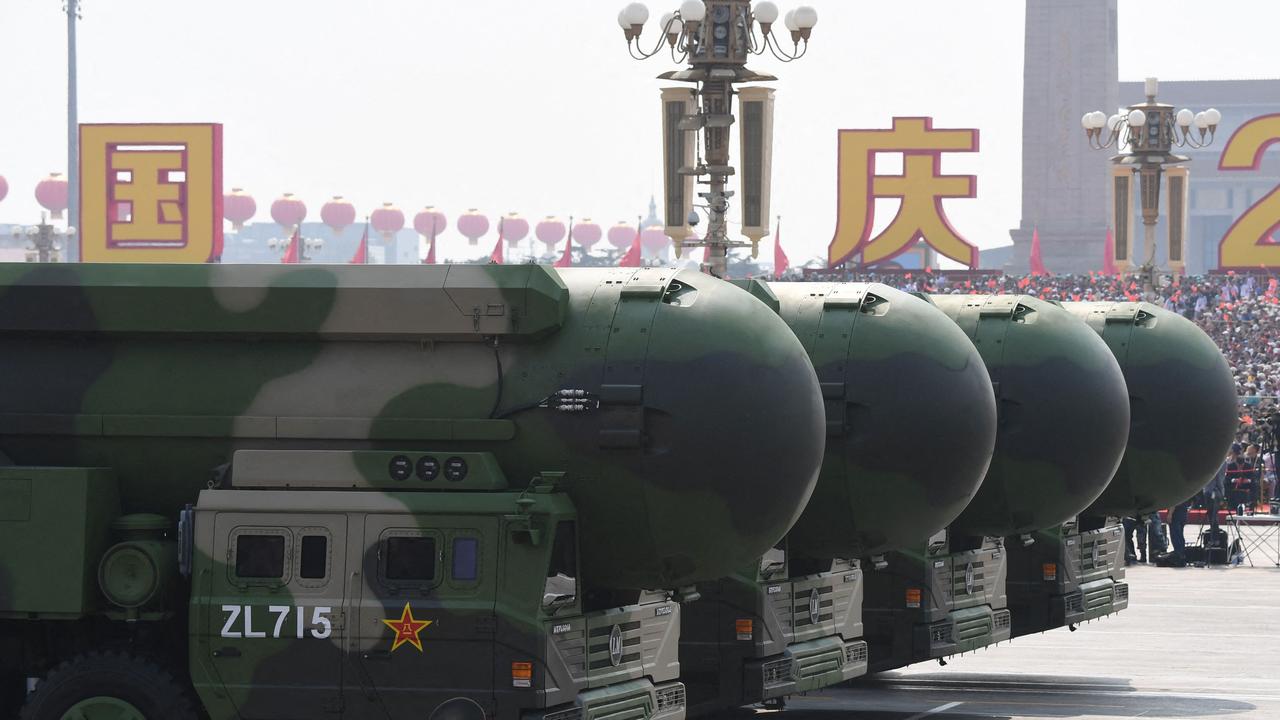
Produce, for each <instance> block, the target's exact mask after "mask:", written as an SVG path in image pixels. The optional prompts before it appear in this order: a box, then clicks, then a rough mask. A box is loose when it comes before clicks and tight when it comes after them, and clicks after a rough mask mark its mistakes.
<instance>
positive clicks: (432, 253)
mask: <svg viewBox="0 0 1280 720" xmlns="http://www.w3.org/2000/svg"><path fill="white" fill-rule="evenodd" d="M422 264H423V265H435V264H436V234H435V233H434V232H433V233H431V244H430V245H427V258H426V259H425V260H423V261H422Z"/></svg>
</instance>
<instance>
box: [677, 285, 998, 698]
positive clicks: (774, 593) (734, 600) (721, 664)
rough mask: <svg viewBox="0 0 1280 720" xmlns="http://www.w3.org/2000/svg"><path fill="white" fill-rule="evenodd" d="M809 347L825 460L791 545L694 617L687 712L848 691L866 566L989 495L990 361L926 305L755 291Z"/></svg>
mask: <svg viewBox="0 0 1280 720" xmlns="http://www.w3.org/2000/svg"><path fill="white" fill-rule="evenodd" d="M747 287H748V289H749V290H750V291H751V292H752V293H753V294H755V295H756V296H757V297H760V298H761V299H762V300H763V301H765V302H766V303H768V304H770V305H771V306H772V307H776V308H777V309H778V311H779V313H780V314H781V316H782V318H783V319H784V320H785V321H786V322H787V324H788V325H789V326H790V327H791V328H792V330H794V331H795V333H796V335H797V337H799V338H800V341H801V342H802V343H803V344H804V347H805V349H806V351H807V352H808V354H809V357H810V359H811V361H812V362H813V366H814V368H815V370H816V372H817V375H818V379H819V381H820V383H821V387H822V393H823V400H824V404H825V406H826V428H825V429H826V437H827V443H826V455H825V457H824V460H823V464H822V470H821V471H820V473H819V480H818V485H817V487H816V489H815V490H814V494H813V497H812V499H811V500H810V502H809V504H808V505H807V506H806V508H805V511H804V513H803V514H802V515H801V518H800V520H799V521H798V522H797V523H796V525H795V526H794V527H793V528H792V530H791V532H790V533H789V534H788V535H787V537H786V539H785V540H784V541H783V542H782V543H780V544H779V545H778V546H777V547H776V548H774V549H773V550H772V551H770V552H769V553H767V554H765V555H764V556H763V557H762V558H760V560H759V561H758V562H755V563H752V564H750V565H746V566H744V567H743V568H742V569H741V570H739V571H738V572H737V573H735V574H733V575H731V576H729V577H726V578H724V579H722V580H720V581H719V582H718V583H703V584H701V585H699V590H700V591H701V595H702V599H701V600H700V601H699V602H697V603H692V604H690V605H687V606H685V607H684V608H683V610H684V616H683V628H682V634H681V650H680V654H681V670H682V677H683V679H684V681H685V684H686V686H687V688H688V691H689V702H690V713H691V714H692V713H702V712H705V711H709V710H713V709H717V708H722V707H729V706H736V705H743V704H749V703H755V702H766V703H780V702H781V701H782V699H783V698H785V697H786V696H788V695H791V694H795V693H798V692H806V691H811V690H816V689H818V688H821V687H825V686H828V685H832V684H835V683H838V682H842V681H845V680H849V679H851V678H852V677H856V676H858V675H861V674H863V673H864V672H865V671H866V667H867V643H866V642H865V641H864V640H863V639H862V636H863V626H862V595H863V583H864V578H866V577H870V576H871V575H874V574H875V571H872V570H866V572H865V574H864V568H863V566H862V561H861V560H860V558H872V557H874V558H876V561H879V560H880V558H881V556H882V555H883V554H885V553H888V552H890V551H892V550H905V549H910V548H915V547H917V546H920V545H921V544H922V542H923V540H924V539H925V538H928V537H929V536H931V535H933V534H934V533H936V532H938V531H939V530H942V529H943V528H945V527H946V526H947V525H948V523H950V522H951V521H952V520H953V519H954V518H955V517H956V516H957V515H958V514H959V513H960V512H961V511H962V510H963V509H964V507H965V506H966V505H967V504H968V502H969V500H970V498H972V496H973V494H974V493H975V492H976V491H977V489H978V485H979V484H980V483H981V482H982V478H983V475H984V473H985V472H986V469H987V466H988V464H989V462H990V460H991V451H992V448H993V446H994V444H995V440H996V424H995V423H996V411H995V401H994V397H993V395H992V389H991V382H990V379H989V377H988V374H987V370H986V367H985V366H984V365H983V363H982V358H981V356H980V355H979V354H978V352H977V350H976V349H975V348H974V346H973V344H972V343H971V342H970V341H969V340H968V338H966V337H965V335H964V333H963V332H962V331H961V330H960V329H959V328H958V327H957V326H956V324H955V323H953V322H952V321H951V320H950V319H949V318H947V317H946V316H945V315H944V314H942V313H941V312H939V311H938V310H937V309H936V308H934V307H933V306H932V305H931V304H930V303H929V302H928V301H926V300H922V299H920V298H917V297H913V296H911V295H909V294H907V293H903V292H901V291H898V290H895V289H892V288H889V287H887V286H884V285H879V284H858V283H843V284H837V283H770V284H768V285H765V284H763V283H759V282H752V283H748V284H747Z"/></svg>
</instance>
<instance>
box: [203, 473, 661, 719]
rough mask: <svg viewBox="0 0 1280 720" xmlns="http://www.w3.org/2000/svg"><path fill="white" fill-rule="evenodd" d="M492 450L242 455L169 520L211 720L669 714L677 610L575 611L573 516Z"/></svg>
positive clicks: (579, 602)
mask: <svg viewBox="0 0 1280 720" xmlns="http://www.w3.org/2000/svg"><path fill="white" fill-rule="evenodd" d="M557 480H558V477H557V476H556V474H554V473H547V474H543V475H542V476H540V477H539V478H537V479H535V481H534V482H533V483H532V484H531V485H530V486H529V487H528V488H527V489H525V490H523V491H514V490H510V489H508V484H507V480H506V478H505V477H503V475H502V472H501V469H500V468H499V467H498V465H497V463H496V462H495V461H494V459H493V457H492V456H491V455H489V454H487V453H431V452H405V453H397V452H385V451H378V452H372V451H370V452H363V451H360V452H349V451H341V452H337V451H293V450H284V451H261V450H242V451H239V452H237V453H236V454H235V460H234V462H233V463H232V465H231V467H230V468H229V470H228V472H227V473H226V475H225V477H224V478H223V479H222V481H221V482H220V483H219V484H218V485H217V486H216V487H214V488H211V489H208V490H205V491H203V492H201V493H200V496H199V500H198V502H197V503H196V505H195V506H194V507H193V508H191V509H189V510H188V511H187V512H185V513H184V519H183V524H184V531H185V532H186V537H188V538H189V542H187V543H186V544H185V545H186V546H187V547H189V552H188V553H187V555H186V556H187V557H188V558H189V562H190V571H191V582H192V585H191V603H190V639H191V642H190V667H191V678H192V681H193V684H194V686H195V689H196V691H197V692H198V694H199V696H200V699H201V701H202V703H203V704H204V706H205V707H206V708H207V709H208V711H209V714H210V716H211V717H214V718H242V719H244V720H258V719H261V720H267V719H271V720H285V719H290V718H297V719H298V720H302V719H304V718H307V719H311V718H319V717H343V718H375V717H376V718H393V719H395V718H415V719H416V718H422V717H442V718H473V719H474V720H482V719H483V718H489V717H504V718H516V717H519V718H555V720H577V719H578V718H583V719H584V720H585V719H588V718H594V717H597V716H600V715H613V714H615V713H623V714H625V715H627V716H628V717H637V718H663V719H668V718H674V719H677V720H678V718H681V717H683V714H684V688H683V686H682V685H681V684H680V683H679V682H677V678H678V677H679V670H680V666H679V661H678V657H677V644H678V640H679V624H680V612H679V606H678V605H677V604H676V603H674V602H671V601H670V600H669V599H668V598H667V597H666V595H665V594H662V593H647V594H643V595H641V596H640V597H639V598H638V602H636V603H634V604H632V605H629V606H625V607H614V608H607V609H598V610H595V611H590V612H589V611H586V610H585V609H584V594H585V593H584V588H583V584H584V583H583V578H581V577H580V573H579V570H578V561H577V558H578V547H577V542H578V541H577V537H576V513H575V510H574V507H573V504H572V502H571V501H570V499H569V498H568V497H567V496H566V495H565V494H563V493H561V492H558V489H557V484H556V483H557Z"/></svg>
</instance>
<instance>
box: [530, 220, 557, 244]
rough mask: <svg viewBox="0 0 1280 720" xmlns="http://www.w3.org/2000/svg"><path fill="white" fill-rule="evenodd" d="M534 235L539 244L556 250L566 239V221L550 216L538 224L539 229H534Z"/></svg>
mask: <svg viewBox="0 0 1280 720" xmlns="http://www.w3.org/2000/svg"><path fill="white" fill-rule="evenodd" d="M533 234H534V236H535V237H537V238H538V242H540V243H542V244H543V245H546V246H547V247H549V248H554V247H555V246H556V245H559V244H560V241H561V240H563V239H564V221H563V220H560V219H559V218H557V217H555V216H554V215H548V216H546V217H545V218H543V219H542V220H540V221H539V222H538V227H536V228H534V229H533Z"/></svg>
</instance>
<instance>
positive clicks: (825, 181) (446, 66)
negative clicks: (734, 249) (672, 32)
mask: <svg viewBox="0 0 1280 720" xmlns="http://www.w3.org/2000/svg"><path fill="white" fill-rule="evenodd" d="M809 1H810V4H812V5H813V6H815V7H816V8H817V9H818V11H819V15H820V22H819V24H818V27H817V29H816V30H815V33H814V38H813V44H812V47H811V50H810V52H809V55H808V57H806V58H805V59H804V60H802V61H801V62H797V63H794V64H792V65H788V66H782V65H781V64H779V63H777V62H775V61H773V60H772V59H760V60H758V61H757V62H754V63H753V64H752V66H753V67H755V68H756V69H758V70H762V71H765V72H771V73H774V74H776V75H778V76H779V77H780V78H781V82H779V83H777V88H778V104H777V129H776V144H775V150H774V163H775V166H774V170H775V176H774V210H775V212H776V213H778V214H781V215H782V216H783V243H784V246H786V247H788V248H789V253H790V255H791V257H792V261H793V263H798V262H802V261H804V260H806V259H808V258H810V257H812V256H815V255H820V254H825V248H826V245H827V243H828V242H829V241H830V238H831V234H832V231H833V229H834V227H835V216H834V211H835V204H836V203H835V191H836V188H835V152H836V130H837V129H838V128H841V127H882V126H887V125H888V123H889V122H890V119H891V118H892V117H893V116H894V115H932V116H933V117H934V118H935V124H936V125H937V126H939V127H977V128H979V129H980V130H981V133H982V150H981V152H980V153H977V154H971V155H954V156H949V157H948V158H947V159H945V160H944V165H943V167H944V170H945V171H946V172H948V173H968V174H976V175H978V198H977V199H976V200H950V201H947V202H948V211H949V214H950V216H951V218H952V220H953V223H954V225H955V226H956V227H957V228H958V229H959V230H960V231H961V233H962V234H963V235H965V236H966V237H967V238H968V239H970V240H971V241H973V242H976V243H977V244H979V245H981V246H992V245H999V244H1004V243H1006V242H1007V241H1008V229H1009V228H1011V227H1014V226H1015V225H1016V224H1017V222H1018V219H1019V192H1020V191H1019V187H1020V185H1019V183H1020V180H1019V164H1020V152H1021V148H1020V145H1021V135H1020V113H1021V102H1022V53H1023V32H1022V22H1023V3H1022V2H1021V0H967V1H964V2H956V1H955V0H894V1H893V2H874V1H872V0H809ZM61 4H62V3H61V0H0V31H3V32H2V33H0V34H2V35H3V37H4V43H3V45H0V62H2V65H0V98H3V104H4V111H3V112H0V175H4V176H5V177H6V178H7V179H8V181H9V185H10V192H9V196H8V198H7V199H5V200H4V201H3V202H0V222H3V221H11V222H31V221H33V220H34V219H35V218H36V217H38V212H39V207H38V205H37V204H36V202H35V199H34V196H33V189H34V186H35V183H36V182H38V181H39V179H40V178H41V177H43V176H44V175H45V174H47V173H48V172H49V171H51V170H57V171H63V170H65V167H64V166H65V164H66V159H65V158H66V150H65V145H64V143H65V138H66V125H65V122H66V120H65V108H66V106H65V103H66V95H65V93H66V89H65V88H66V79H65V73H66V64H65V42H64V37H65V16H64V15H63V14H62V13H61V11H60V8H61ZM677 4H678V3H677V2H676V1H675V0H668V2H667V3H666V4H664V5H651V11H652V15H653V17H655V18H656V17H657V16H658V15H660V14H661V13H662V12H663V11H665V10H666V9H668V8H667V7H666V5H670V6H672V7H674V6H675V5H677ZM780 4H781V5H782V6H783V9H784V11H785V10H786V9H787V8H788V7H793V6H794V5H795V4H796V3H791V2H786V1H785V0H784V2H780ZM620 5H621V3H620V2H602V1H601V0H543V1H542V2H530V1H529V0H462V1H458V0H450V1H449V2H444V1H443V0H396V1H391V0H373V1H371V2H363V3H360V2H351V1H350V0H348V1H347V2H336V1H334V0H218V1H217V2H213V1H210V0H182V1H181V2H174V0H84V8H83V15H84V20H83V22H82V23H81V24H80V26H79V33H80V118H81V121H82V122H149V121H155V122H164V121H170V122H173V121H212V122H221V123H223V124H224V126H225V127H224V142H225V181H226V185H227V189H230V187H231V186H232V185H236V186H242V187H244V188H246V189H247V190H248V191H249V192H250V193H251V194H253V195H254V196H255V197H256V198H257V199H258V206H259V215H258V217H257V218H255V219H263V218H264V217H266V208H267V206H268V205H269V204H270V201H271V199H273V198H275V197H277V196H279V195H280V194H281V193H282V192H285V191H291V192H294V193H296V194H298V195H299V196H301V197H302V198H304V199H305V200H306V201H307V204H308V207H309V210H310V215H309V217H311V218H316V217H318V214H319V208H320V205H321V204H322V203H323V202H324V201H325V200H326V199H328V198H329V197H330V196H332V195H335V194H341V195H345V196H346V197H348V198H349V199H351V200H352V201H353V202H354V203H355V204H356V206H357V209H358V210H359V211H360V212H361V214H363V213H365V212H367V211H369V210H371V209H372V208H373V207H376V206H377V205H378V204H380V203H381V202H383V201H386V200H389V201H394V202H396V203H397V204H399V205H400V206H401V207H402V208H403V209H404V210H405V211H406V214H408V215H410V216H411V215H412V213H413V212H415V211H416V210H418V209H420V208H421V207H422V206H424V205H428V204H431V205H436V206H438V207H440V208H442V209H444V210H445V211H446V213H447V214H448V216H449V220H450V232H449V234H448V236H447V237H446V238H442V250H443V251H445V252H446V253H449V252H451V251H457V250H461V249H462V248H461V246H462V245H463V244H464V243H465V241H463V240H461V239H460V236H458V235H457V233H456V232H454V231H453V226H452V223H453V220H454V219H455V218H456V217H457V215H458V214H459V213H461V212H465V210H466V209H467V208H469V207H478V208H480V209H481V210H482V211H484V212H486V213H488V214H490V215H497V214H500V213H505V212H508V211H513V210H514V211H518V212H520V213H521V214H523V215H525V216H526V217H529V218H540V217H541V216H543V215H548V214H556V215H562V216H567V215H570V214H572V215H574V216H576V217H579V218H581V217H583V216H590V217H592V218H594V219H596V220H597V221H599V222H601V224H602V225H606V226H607V225H609V224H612V223H613V222H615V221H617V220H619V219H627V220H630V221H634V219H635V217H636V215H637V214H639V213H643V212H645V210H646V208H647V203H648V200H649V196H650V194H657V193H659V192H660V172H659V168H660V152H659V149H660V145H659V124H658V117H659V115H658V95H657V89H658V88H659V87H660V86H661V85H662V83H660V82H658V81H657V80H654V76H655V75H657V74H658V73H660V72H663V71H666V70H668V69H671V67H672V66H671V64H670V60H669V59H667V60H665V61H664V60H663V59H661V56H660V57H659V58H654V59H653V60H650V61H648V62H644V63H638V62H635V61H633V60H631V59H630V58H629V57H628V56H627V53H626V51H625V47H624V44H623V39H622V33H621V31H620V30H619V29H618V27H617V24H616V23H615V20H614V17H615V15H616V14H617V11H618V8H619V7H620ZM1278 26H1280V3H1278V2H1276V0H1230V1H1229V2H1217V3H1213V2H1204V0H1196V1H1192V0H1120V34H1121V41H1120V74H1121V78H1122V79H1138V78H1141V77H1144V76H1146V75H1153V74H1154V75H1158V76H1160V77H1162V78H1165V79H1171V80H1172V79H1184V80H1185V79H1207V78H1259V77H1275V76H1277V75H1280V41H1278V38H1280V36H1277V34H1276V28H1277V27H1278ZM653 32H654V30H653V25H652V23H651V25H650V27H649V35H648V36H649V37H650V38H652V33H653ZM1166 37H1167V38H1169V40H1165V39H1164V38H1166ZM1188 43H1189V45H1188ZM1090 109H1092V108H1081V109H1080V112H1081V113H1083V112H1084V111H1086V110H1090ZM1081 142H1084V140H1083V139H1081ZM766 257H767V255H766Z"/></svg>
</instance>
